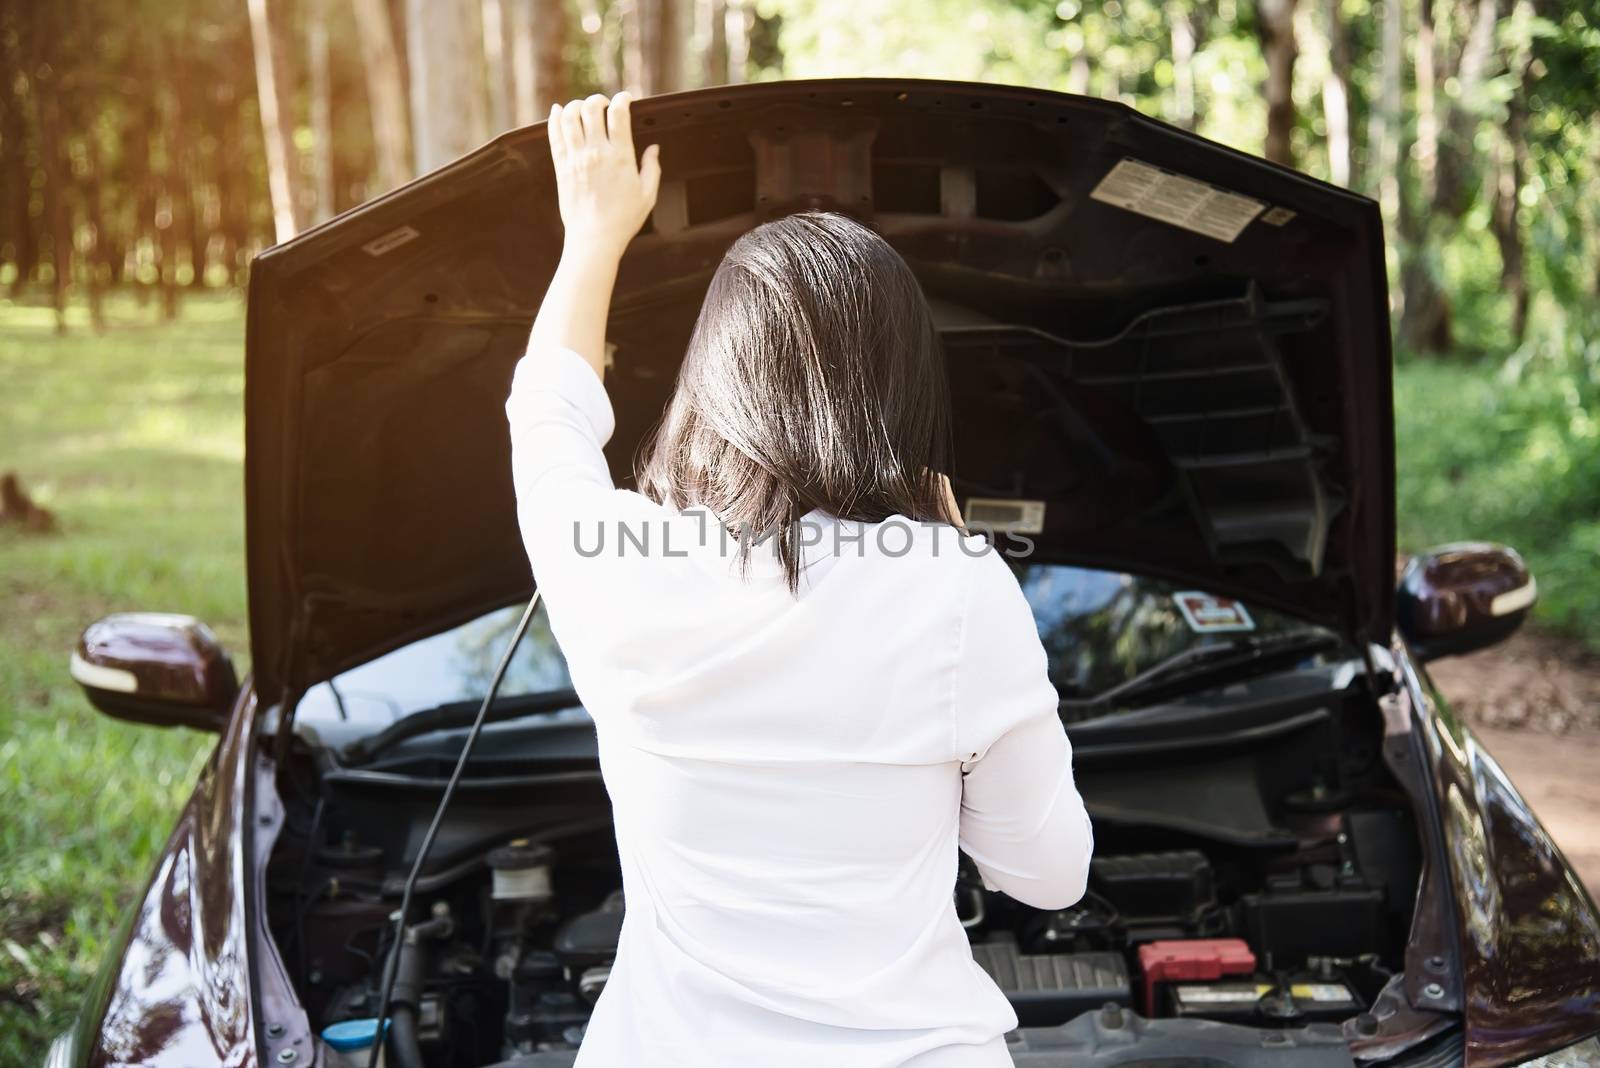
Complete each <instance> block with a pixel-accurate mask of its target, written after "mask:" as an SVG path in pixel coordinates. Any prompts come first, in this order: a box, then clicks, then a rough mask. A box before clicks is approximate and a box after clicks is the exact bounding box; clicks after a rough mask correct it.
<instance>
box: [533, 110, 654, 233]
mask: <svg viewBox="0 0 1600 1068" xmlns="http://www.w3.org/2000/svg"><path fill="white" fill-rule="evenodd" d="M632 100H633V98H632V97H630V96H629V95H628V93H627V92H625V91H624V92H621V93H618V94H617V95H616V96H614V97H612V98H611V99H610V100H607V99H606V97H605V96H604V95H602V94H600V93H595V94H594V95H593V96H590V97H588V98H586V99H584V100H573V101H571V102H569V103H567V104H566V105H564V106H563V105H561V104H556V105H555V106H554V107H552V108H551V109H550V121H549V125H548V127H547V130H548V135H549V138H550V158H551V160H552V161H553V162H554V163H555V169H556V191H557V194H558V198H559V201H560V205H561V222H562V224H563V225H564V226H565V227H566V231H567V232H566V244H567V247H568V248H569V249H572V250H573V251H582V252H584V253H598V254H605V255H614V256H616V257H617V258H618V259H621V258H622V252H623V250H624V249H626V248H627V247H628V242H629V241H631V240H633V235H634V234H636V233H638V232H639V227H641V226H643V225H644V221H645V219H647V218H649V216H650V211H651V209H652V208H654V207H655V204H656V192H657V190H658V189H659V188H660V187H661V146H659V145H650V146H649V147H648V148H646V149H645V150H644V157H643V158H642V159H641V160H639V161H638V162H637V163H636V162H635V161H634V157H633V119H632V116H631V114H630V112H629V105H630V104H631V103H632Z"/></svg>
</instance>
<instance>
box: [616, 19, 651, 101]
mask: <svg viewBox="0 0 1600 1068" xmlns="http://www.w3.org/2000/svg"><path fill="white" fill-rule="evenodd" d="M616 8H617V10H618V11H619V12H620V13H621V18H622V84H623V86H624V87H625V88H626V89H627V90H628V92H630V93H633V94H634V95H636V96H643V95H644V92H645V89H644V80H645V70H644V69H645V56H644V53H645V42H646V40H647V39H648V37H649V35H648V34H647V33H646V32H645V30H644V21H645V19H647V18H648V11H649V8H650V0H618V2H617V4H616Z"/></svg>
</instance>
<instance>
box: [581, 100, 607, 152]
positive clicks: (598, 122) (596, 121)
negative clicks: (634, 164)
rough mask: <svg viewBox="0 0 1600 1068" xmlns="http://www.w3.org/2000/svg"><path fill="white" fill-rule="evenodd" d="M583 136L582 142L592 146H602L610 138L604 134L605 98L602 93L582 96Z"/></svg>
mask: <svg viewBox="0 0 1600 1068" xmlns="http://www.w3.org/2000/svg"><path fill="white" fill-rule="evenodd" d="M581 110H582V111H583V137H584V143H585V144H587V145H589V146H590V147H593V148H604V147H605V145H606V143H607V142H608V141H609V140H610V138H608V137H607V136H606V98H605V94H604V93H591V94H590V95H589V96H586V97H584V99H583V107H582V109H581Z"/></svg>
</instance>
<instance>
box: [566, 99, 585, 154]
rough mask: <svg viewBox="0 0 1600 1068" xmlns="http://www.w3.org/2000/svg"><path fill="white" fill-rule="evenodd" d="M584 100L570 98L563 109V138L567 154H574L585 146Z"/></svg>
mask: <svg viewBox="0 0 1600 1068" xmlns="http://www.w3.org/2000/svg"><path fill="white" fill-rule="evenodd" d="M582 112H583V101H581V100H569V101H567V104H566V106H565V107H563V108H562V109H561V138H562V140H563V142H564V143H565V147H566V150H567V155H569V156H570V155H572V154H573V153H575V152H577V151H578V150H579V149H581V148H583V145H584V137H583V114H582Z"/></svg>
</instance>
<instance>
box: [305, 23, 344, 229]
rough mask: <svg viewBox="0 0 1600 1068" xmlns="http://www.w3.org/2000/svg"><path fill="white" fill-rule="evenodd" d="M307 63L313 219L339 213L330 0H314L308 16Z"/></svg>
mask: <svg viewBox="0 0 1600 1068" xmlns="http://www.w3.org/2000/svg"><path fill="white" fill-rule="evenodd" d="M306 53H307V59H308V61H309V62H308V63H307V66H308V67H309V69H310V72H311V184H312V186H313V191H314V192H315V194H316V201H315V205H314V207H313V208H312V215H311V218H312V221H313V222H319V223H320V222H327V221H328V220H329V219H331V218H333V217H334V215H336V214H338V210H339V209H338V207H337V206H336V205H335V204H334V184H333V72H332V70H331V68H330V63H329V58H328V0H312V3H311V7H310V11H309V12H308V13H307V18H306Z"/></svg>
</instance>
